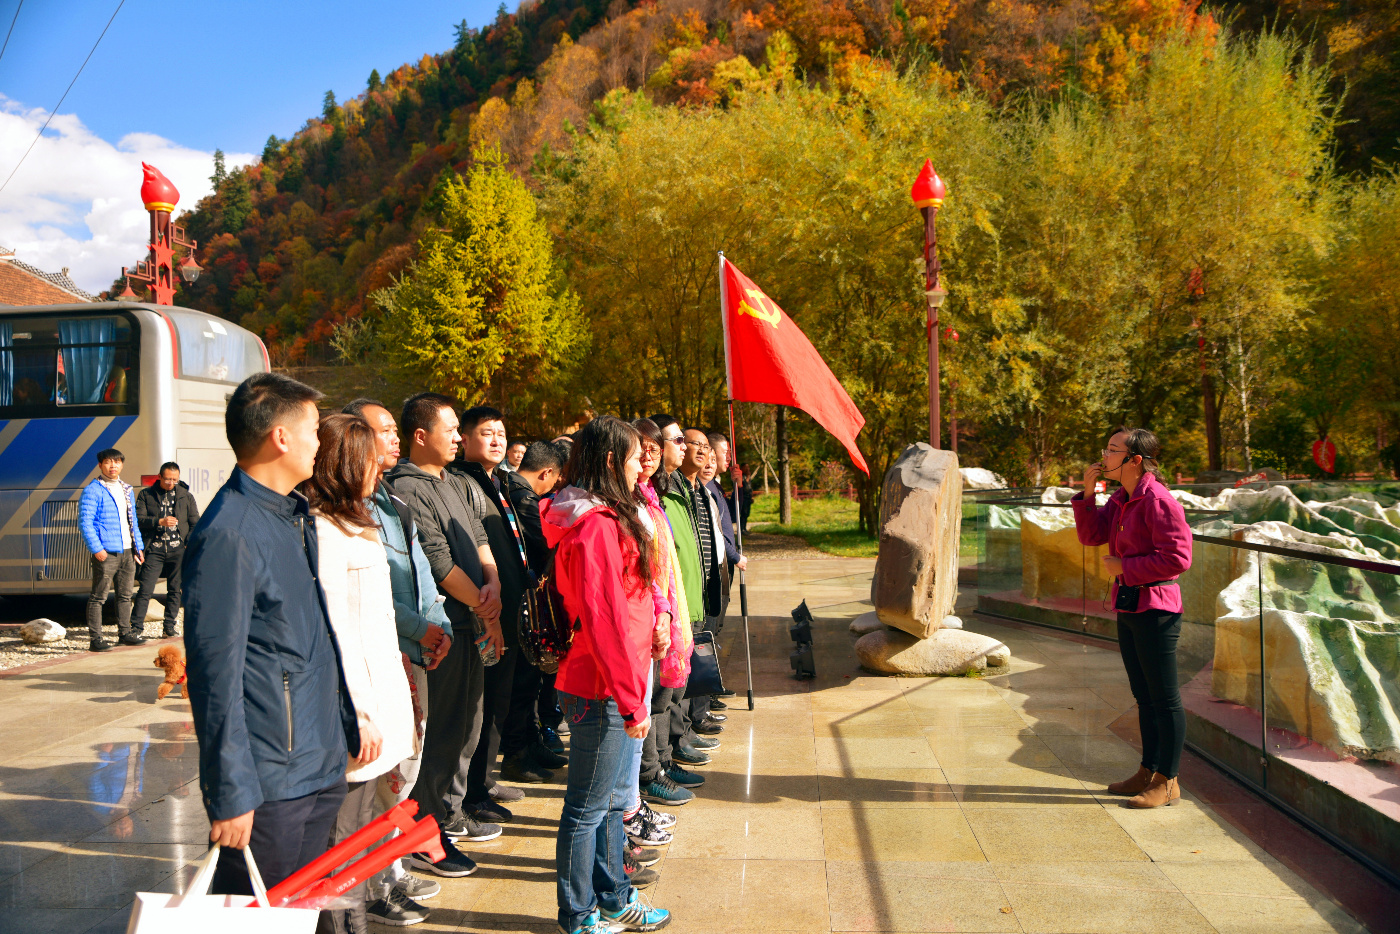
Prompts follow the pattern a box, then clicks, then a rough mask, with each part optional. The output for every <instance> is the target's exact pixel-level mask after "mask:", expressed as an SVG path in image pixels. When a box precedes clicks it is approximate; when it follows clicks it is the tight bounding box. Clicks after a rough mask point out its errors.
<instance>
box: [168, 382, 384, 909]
mask: <svg viewBox="0 0 1400 934" xmlns="http://www.w3.org/2000/svg"><path fill="white" fill-rule="evenodd" d="M320 398H321V394H320V393H319V392H317V391H316V390H314V389H312V388H311V387H310V386H305V385H302V384H301V383H299V382H297V381H296V380H294V379H291V378H290V377H286V376H282V375H280V374H277V373H259V374H257V375H255V376H250V377H248V378H247V379H246V380H244V381H243V382H242V383H241V384H240V385H239V387H238V388H237V389H236V390H234V393H233V395H232V396H231V397H230V399H229V404H228V411H227V412H226V413H225V415H224V422H225V426H226V430H227V432H228V440H229V445H230V446H231V447H232V448H233V453H234V456H235V457H236V458H237V459H238V466H237V467H236V468H235V469H234V471H233V475H232V476H231V477H229V479H228V482H227V483H225V484H224V486H223V488H222V489H220V490H219V492H218V494H217V495H216V496H215V497H214V501H213V502H212V503H210V504H209V509H208V511H207V512H206V513H205V514H204V518H203V519H202V520H201V521H200V523H199V525H198V526H196V527H195V530H194V533H193V534H192V535H191V536H190V542H189V545H188V547H187V549H186V553H185V565H184V575H185V580H186V583H187V586H186V589H185V651H186V653H187V654H188V656H189V684H188V686H187V687H188V690H189V698H190V708H191V711H192V712H193V714H194V728H195V733H196V734H197V735H198V737H199V789H200V793H201V795H202V796H203V798H204V809H205V810H206V811H207V812H208V814H209V822H210V825H211V826H210V830H209V839H210V840H211V841H212V842H214V843H218V844H221V845H222V846H223V847H224V850H223V852H221V853H220V854H219V865H218V869H217V870H216V872H215V874H214V891H215V892H216V893H218V894H221V895H238V894H244V895H251V894H252V892H253V888H252V884H251V883H250V881H249V878H248V869H247V865H246V864H245V862H244V860H243V855H242V854H241V853H238V852H236V851H237V850H241V849H242V848H243V847H245V846H250V847H251V848H252V851H253V855H254V856H255V857H256V859H257V865H258V869H259V872H260V874H261V875H262V878H263V881H264V882H266V883H267V885H268V887H269V888H271V887H272V886H274V885H276V884H277V883H279V882H281V881H282V880H283V879H285V878H287V876H289V875H291V874H292V873H293V872H294V871H295V870H297V869H299V868H301V867H302V866H304V865H306V864H307V863H309V862H310V861H311V860H313V859H315V858H316V857H318V856H320V855H321V854H322V853H324V852H325V851H326V848H327V846H328V843H329V840H330V834H331V828H332V827H333V826H334V824H335V817H336V813H337V812H338V811H339V810H340V805H341V802H342V801H344V800H345V792H346V784H345V765H346V762H347V759H346V757H347V755H349V756H355V755H358V754H359V751H360V731H359V724H358V721H357V719H356V716H355V708H354V705H353V704H351V702H350V692H349V691H348V690H347V689H346V686H345V678H344V676H343V674H342V671H341V665H340V650H339V648H338V646H337V644H336V641H335V635H334V633H333V632H332V631H331V627H330V620H329V618H328V616H327V615H326V607H325V595H324V594H323V593H322V592H321V586H320V583H319V582H318V581H317V572H318V567H317V555H318V543H317V539H316V526H315V524H314V522H313V521H312V520H311V515H310V512H309V510H308V509H307V503H306V497H304V496H302V495H301V494H300V493H298V492H296V486H297V484H299V483H301V482H302V481H303V480H305V479H307V478H308V477H310V476H311V468H312V465H313V463H314V462H315V459H316V450H317V448H318V447H319V446H320V443H319V441H318V439H317V437H316V428H317V424H318V422H319V419H318V417H317V412H316V401H317V400H318V399H320Z"/></svg>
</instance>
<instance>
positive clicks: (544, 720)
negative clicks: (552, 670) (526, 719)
mask: <svg viewBox="0 0 1400 934" xmlns="http://www.w3.org/2000/svg"><path fill="white" fill-rule="evenodd" d="M535 707H536V709H537V710H538V711H539V715H540V725H541V726H547V727H549V728H550V729H552V730H557V729H559V725H560V724H561V723H563V722H564V711H562V710H560V709H559V693H558V692H557V691H555V690H554V675H547V674H545V673H544V672H540V693H539V697H538V698H537V699H536V701H535Z"/></svg>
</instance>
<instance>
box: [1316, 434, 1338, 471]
mask: <svg viewBox="0 0 1400 934" xmlns="http://www.w3.org/2000/svg"><path fill="white" fill-rule="evenodd" d="M1312 456H1313V463H1314V464H1316V465H1317V466H1318V467H1321V468H1322V470H1323V472H1325V473H1336V472H1337V446H1336V445H1335V444H1333V443H1332V439H1331V438H1318V439H1317V440H1316V441H1314V442H1313V448H1312Z"/></svg>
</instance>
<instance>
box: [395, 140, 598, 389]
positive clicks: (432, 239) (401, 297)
mask: <svg viewBox="0 0 1400 934" xmlns="http://www.w3.org/2000/svg"><path fill="white" fill-rule="evenodd" d="M474 155H475V161H474V164H473V166H472V168H471V170H470V171H469V172H468V173H467V175H466V176H457V177H455V178H452V179H449V180H448V181H447V182H446V184H444V185H443V186H442V189H441V192H440V198H441V202H442V213H441V221H440V223H439V224H437V225H436V226H433V227H430V228H429V229H428V230H427V231H426V232H425V233H424V234H423V236H422V238H421V239H420V240H419V243H418V258H417V259H416V260H415V261H414V262H413V264H412V265H411V266H410V267H409V269H408V271H407V272H406V273H405V274H404V276H403V277H402V278H401V279H399V280H398V281H396V282H395V283H394V284H393V285H392V286H389V287H388V288H384V289H380V290H378V291H377V292H375V293H373V296H372V298H373V299H374V302H375V304H376V305H377V306H378V308H379V311H380V318H379V320H378V322H376V330H377V332H378V334H377V336H378V338H379V343H380V346H381V347H382V348H383V353H384V354H385V356H386V357H387V358H388V360H389V362H390V363H391V364H394V365H397V366H399V367H401V368H403V369H404V370H405V371H407V372H408V373H409V374H410V375H412V376H414V377H416V378H417V379H419V380H420V381H421V382H422V384H423V385H424V387H425V388H426V387H431V388H433V389H435V390H437V391H440V392H444V393H447V394H449V395H452V396H455V397H456V398H458V399H460V400H462V402H464V403H467V404H472V403H476V402H482V401H488V400H489V401H491V402H493V403H495V404H497V405H498V406H500V408H501V409H502V410H503V411H505V412H506V413H507V414H508V415H509V414H511V413H513V412H519V413H526V412H528V413H532V414H539V413H538V410H539V408H540V406H539V404H538V403H539V402H540V401H541V400H546V399H550V398H551V397H552V396H553V395H554V393H552V386H553V385H554V382H555V380H557V379H558V377H559V375H560V374H561V372H563V371H565V370H566V369H567V368H568V366H569V365H570V364H572V363H574V362H576V361H577V360H579V359H580V358H581V356H582V354H583V353H584V351H585V350H586V349H587V346H588V329H587V327H586V325H585V322H584V320H583V316H582V315H581V313H580V311H579V300H578V296H577V295H575V294H574V292H573V290H572V289H570V288H569V287H568V286H566V285H565V284H564V282H563V280H562V278H561V277H560V276H559V274H558V270H557V269H556V266H555V261H554V252H553V244H552V242H551V240H550V236H549V232H548V230H547V229H546V228H545V225H544V222H543V221H542V220H541V219H540V218H539V217H538V216H537V213H536V208H535V199H534V196H533V195H531V194H530V191H529V190H528V189H527V188H526V187H525V184H524V183H523V182H522V181H521V180H520V179H519V178H517V177H516V176H515V175H514V174H512V173H511V172H510V171H509V170H508V169H507V168H506V167H505V165H504V161H503V159H502V157H501V154H500V151H499V149H497V148H496V147H494V146H493V147H484V148H480V149H478V150H477V151H476V152H475V154H474Z"/></svg>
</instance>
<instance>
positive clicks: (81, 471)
mask: <svg viewBox="0 0 1400 934" xmlns="http://www.w3.org/2000/svg"><path fill="white" fill-rule="evenodd" d="M134 421H136V416H135V415H118V416H116V417H115V418H113V419H112V424H110V425H108V426H107V427H106V428H104V429H103V430H102V434H100V435H98V436H97V439H96V440H95V441H93V442H92V444H90V445H88V449H87V450H86V451H84V452H83V454H82V456H81V457H79V458H78V462H77V463H76V464H74V465H73V469H72V470H70V471H68V474H67V475H66V476H65V477H64V478H63V480H62V481H61V482H59V483H57V484H55V486H57V487H59V488H63V487H74V486H77V485H78V484H79V483H81V482H82V481H84V480H86V479H87V478H88V475H89V474H96V473H97V461H96V459H95V458H96V457H97V452H98V451H101V450H103V449H105V448H110V447H115V446H116V443H117V441H118V440H120V439H121V436H122V435H124V434H126V430H127V429H128V428H130V427H131V423H132V422H134ZM88 422H89V424H91V422H92V419H88ZM16 440H18V439H16ZM128 482H129V481H128ZM139 484H140V480H139V479H138V480H137V482H136V483H135V484H132V485H133V486H137V485H139Z"/></svg>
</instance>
